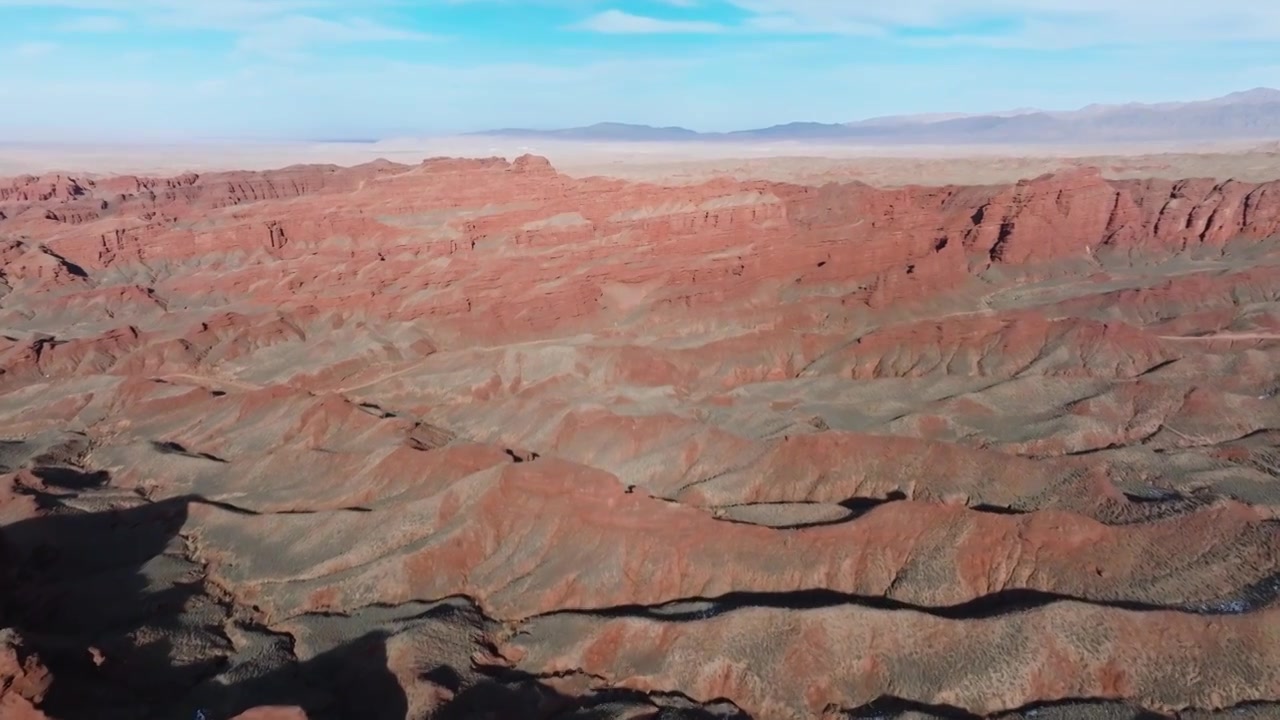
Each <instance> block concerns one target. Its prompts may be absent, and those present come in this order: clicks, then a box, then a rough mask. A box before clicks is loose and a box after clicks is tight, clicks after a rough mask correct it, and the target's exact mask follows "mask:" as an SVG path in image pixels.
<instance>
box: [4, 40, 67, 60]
mask: <svg viewBox="0 0 1280 720" xmlns="http://www.w3.org/2000/svg"><path fill="white" fill-rule="evenodd" d="M57 50H58V45H57V44H56V43H51V42H24V43H18V44H17V45H14V46H13V48H12V50H11V52H12V53H13V54H14V55H16V56H18V57H20V58H38V57H44V56H46V55H52V54H53V53H55V52H57Z"/></svg>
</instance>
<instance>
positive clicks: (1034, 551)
mask: <svg viewBox="0 0 1280 720" xmlns="http://www.w3.org/2000/svg"><path fill="white" fill-rule="evenodd" d="M1113 175H1114V173H1109V172H1107V169H1106V168H1099V167H1093V166H1090V165H1088V164H1084V163H1080V164H1077V166H1072V167H1063V168H1059V169H1057V170H1056V171H1055V172H1052V173H1048V174H1043V175H1038V176H1034V177H1024V178H1020V179H1016V180H1013V181H1010V182H998V183H993V184H959V185H937V186H933V185H927V184H910V185H895V186H890V185H888V184H885V183H878V184H871V183H868V182H862V181H859V180H850V179H847V178H838V179H833V180H827V181H823V180H821V179H819V178H807V177H806V178H804V179H803V180H801V179H797V180H793V181H783V180H778V179H766V178H761V177H743V176H741V174H739V175H738V176H731V175H725V174H720V175H716V176H713V177H706V178H701V177H699V178H697V179H691V180H688V181H684V182H678V183H677V182H670V183H668V182H664V181H662V180H661V179H656V178H655V179H648V180H641V179H636V178H624V177H606V176H601V175H592V176H576V175H570V174H567V173H565V172H562V171H560V170H558V169H557V168H556V167H554V166H553V165H552V163H551V162H549V161H548V160H547V159H546V158H544V157H541V156H537V155H529V154H526V155H521V156H519V157H515V158H514V159H512V160H506V159H503V158H497V157H494V158H481V159H464V158H448V157H435V158H429V159H426V160H423V161H421V162H414V163H397V162H390V161H387V160H375V161H371V162H365V163H362V164H357V165H352V166H340V165H324V164H307V165H294V166H289V167H284V168H280V169H274V170H255V171H210V172H203V171H201V172H195V171H192V172H186V173H175V174H172V175H169V176H161V175H156V176H140V175H120V174H75V173H44V174H29V175H19V176H14V177H10V178H6V179H3V180H0V473H3V474H0V578H3V580H2V581H0V627H3V628H4V629H3V630H2V631H0V715H3V716H4V717H5V718H9V717H13V718H17V719H19V720H21V719H23V718H31V719H36V718H53V719H57V720H79V719H80V718H86V719H87V718H95V719H96V718H103V719H107V720H113V719H115V718H121V719H123V718H157V719H158V718H192V717H199V718H203V720H224V719H228V718H233V717H240V718H243V719H245V720H249V719H250V718H258V719H259V720H265V719H267V718H311V719H312V720H316V719H318V718H348V717H352V718H374V719H379V720H381V719H386V720H399V719H400V718H414V719H420V718H486V717H487V718H511V717H520V718H579V719H581V720H586V719H587V718H618V719H622V718H757V719H762V720H772V719H775V718H776V719H778V720H791V719H800V718H829V719H834V718H871V717H885V718H888V717H903V718H907V717H911V718H956V717H963V718H969V717H1008V718H1039V719H1043V718H1090V717H1092V718H1108V719H1116V720H1119V719H1131V720H1139V719H1146V720H1150V719H1151V718H1158V717H1180V718H1196V719H1205V720H1207V719H1208V718H1226V717H1231V718H1250V717H1256V718H1263V717H1274V716H1275V714H1276V713H1277V711H1280V602H1278V601H1277V599H1278V598H1280V514H1278V513H1280V181H1277V180H1267V179H1263V178H1250V179H1248V180H1241V179H1230V178H1229V177H1203V178H1168V177H1155V176H1154V175H1151V176H1146V177H1141V176H1126V177H1114V176H1113ZM1127 175H1135V173H1127ZM1137 175H1141V173H1137Z"/></svg>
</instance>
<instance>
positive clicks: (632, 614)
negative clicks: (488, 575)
mask: <svg viewBox="0 0 1280 720" xmlns="http://www.w3.org/2000/svg"><path fill="white" fill-rule="evenodd" d="M1276 584H1277V585H1280V579H1278V580H1277V581H1276ZM1061 602H1075V603H1083V604H1086V605H1092V606H1094V607H1103V608H1114V609H1117V610H1128V611H1133V612H1167V611H1174V612H1178V611H1181V612H1187V613H1192V614H1198V615H1227V614H1238V612H1239V611H1238V610H1237V609H1236V608H1235V606H1233V605H1230V604H1227V603H1213V604H1201V605H1197V606H1195V607H1190V606H1188V607H1177V606H1172V605H1160V604H1156V603H1145V602H1138V601H1131V600H1098V599H1090V598H1080V597H1075V596H1071V595H1066V594H1062V593H1052V592H1045V591H1041V590H1026V589H1013V590H1002V591H1000V592H995V593H991V594H989V595H983V596H981V597H978V598H974V599H973V600H969V601H968V602H964V603H960V604H958V605H949V606H927V605H916V604H913V603H908V602H903V601H901V600H894V599H891V598H886V597H881V596H875V595H854V594H850V593H843V592H837V591H834V590H825V589H811V590H795V591H790V592H733V593H728V594H725V595H721V596H718V597H712V598H685V599H681V600H673V601H670V602H666V603H662V604H660V605H620V606H615V607H609V608H597V609H563V610H556V611H552V612H549V613H545V614H544V615H545V616H554V615H581V616H587V617H599V618H642V619H647V620H657V621H661V622H672V623H681V622H693V621H699V620H707V619H710V618H713V617H717V616H719V615H724V614H726V613H730V612H734V611H736V610H744V609H749V608H769V609H776V610H818V609H822V608H832V607H841V606H846V605H852V606H856V607H860V608H867V609H872V610H894V611H906V612H917V613H923V614H925V615H932V616H934V617H938V618H943V619H945V620H982V619H987V618H994V617H1000V616H1004V615H1013V614H1017V613H1022V612H1027V611H1030V610H1038V609H1041V608H1045V607H1048V606H1050V605H1054V604H1056V603H1061ZM686 606H696V607H686Z"/></svg>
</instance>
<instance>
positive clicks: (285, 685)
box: [0, 470, 745, 720]
mask: <svg viewBox="0 0 1280 720" xmlns="http://www.w3.org/2000/svg"><path fill="white" fill-rule="evenodd" d="M43 478H44V479H45V481H46V488H47V489H48V491H37V490H31V489H28V490H27V492H28V493H29V494H32V495H34V496H35V498H34V499H35V500H36V505H37V507H39V508H40V509H41V510H42V512H43V513H44V514H43V515H42V516H40V517H37V518H33V519H29V520H23V521H19V522H15V523H12V524H9V525H6V526H3V527H0V628H12V629H13V630H15V631H16V632H17V634H18V636H19V637H20V638H21V642H22V646H23V648H25V649H27V650H29V651H33V652H34V653H35V654H36V655H37V656H38V657H39V659H40V662H41V663H42V664H43V665H44V666H45V667H47V668H48V669H49V671H50V672H51V674H52V683H51V684H50V685H49V687H48V690H47V692H46V693H45V694H44V697H43V700H42V701H41V702H40V703H39V709H40V710H42V711H43V712H44V713H45V714H46V715H48V717H50V718H54V719H55V720H125V719H128V720H134V719H138V720H151V719H152V718H155V719H156V720H198V719H200V718H203V720H229V719H230V718H233V717H235V716H236V715H238V714H240V713H242V712H244V711H246V710H250V709H253V708H259V707H263V706H284V707H293V706H296V707H299V708H301V709H302V710H304V711H305V712H306V714H307V717H308V718H309V720H330V719H332V720H339V719H342V720H345V719H346V718H358V719H360V720H403V719H404V718H406V717H407V716H408V715H409V710H410V707H409V701H408V697H407V696H406V693H405V690H404V688H403V687H402V686H401V682H400V679H399V678H397V677H396V675H394V674H393V673H392V672H391V670H390V669H389V667H388V650H387V642H388V638H389V637H390V635H389V634H388V633H387V632H384V631H382V630H375V631H372V632H368V633H366V634H363V635H361V636H359V637H357V638H356V639H354V640H352V641H350V642H346V643H344V644H341V645H339V646H337V647H335V648H333V649H330V650H328V651H327V652H323V653H321V654H319V655H317V656H315V657H312V658H309V659H307V660H305V661H298V660H297V659H296V657H295V656H294V654H293V652H294V648H293V645H292V642H293V640H292V638H291V637H290V636H287V635H281V634H277V633H273V632H271V631H270V630H268V629H267V628H262V627H248V626H246V625H244V622H245V619H244V618H243V617H236V618H233V617H232V612H231V611H232V606H231V605H230V604H229V603H227V602H225V601H220V600H219V599H218V597H217V596H216V595H217V594H216V593H213V592H211V588H210V587H209V586H208V585H207V583H206V581H205V577H204V574H203V570H204V569H203V567H202V566H200V565H198V564H196V563H195V562H193V561H192V560H191V559H190V558H189V557H188V553H187V548H186V540H185V538H184V537H183V536H182V532H183V528H184V527H185V526H186V525H187V522H188V519H189V512H190V508H191V506H192V505H193V504H201V503H209V504H217V503H211V502H210V501H208V500H206V499H203V498H201V497H198V496H183V497H176V498H170V499H165V500H160V501H154V502H152V501H147V500H144V499H142V498H140V497H136V496H129V495H123V494H120V493H119V492H115V491H111V490H109V489H108V488H107V486H108V485H109V480H110V479H109V478H104V477H102V476H101V474H100V473H77V472H75V471H72V470H59V471H48V472H44V473H43ZM75 506H80V507H90V508H95V509H96V508H109V509H97V510H95V511H86V510H83V509H77V507H75ZM229 633H230V634H229ZM232 635H234V636H236V637H237V638H238V640H236V641H233V640H232ZM417 681H418V683H419V684H420V685H429V686H434V687H435V688H438V689H439V690H441V691H442V692H443V698H444V699H445V702H444V703H443V706H442V707H439V708H438V709H437V710H436V711H435V712H434V713H432V715H431V717H433V718H439V719H440V720H484V719H485V718H493V719H495V720H497V719H498V718H502V719H504V720H505V719H507V718H516V717H519V718H527V719H528V720H551V719H553V718H554V719H558V720H570V719H572V720H605V719H606V718H617V717H646V718H651V719H654V718H661V719H662V720H703V719H708V720H709V719H710V718H743V717H745V716H744V715H742V714H741V713H739V712H736V708H730V709H729V712H727V713H726V712H719V711H713V710H708V709H706V708H701V707H697V706H695V705H694V704H693V703H686V704H685V705H686V706H684V707H681V706H680V705H681V703H680V701H679V699H676V700H675V701H674V706H673V701H672V700H671V699H670V698H668V699H664V700H662V701H661V702H655V701H653V699H651V698H649V697H648V696H646V695H644V694H643V693H635V692H629V691H613V690H610V691H604V692H584V694H583V695H582V696H578V697H575V696H572V695H567V694H563V693H561V692H558V691H556V690H554V689H552V688H550V687H548V685H547V684H546V683H545V682H543V681H542V680H540V679H539V678H537V677H534V676H531V675H526V674H524V673H520V672H517V671H515V670H511V669H507V668H488V669H484V670H481V671H480V672H479V673H478V674H477V672H476V669H475V668H470V667H468V668H465V669H461V670H460V669H455V668H454V667H450V666H449V665H447V664H436V665H432V664H431V663H430V662H428V663H427V664H426V665H425V666H424V669H423V670H422V671H421V672H420V674H419V677H418V678H417ZM659 705H661V706H662V707H659ZM419 714H420V713H419ZM415 720H416V716H415Z"/></svg>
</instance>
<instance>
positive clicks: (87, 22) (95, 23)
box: [54, 15, 128, 33]
mask: <svg viewBox="0 0 1280 720" xmlns="http://www.w3.org/2000/svg"><path fill="white" fill-rule="evenodd" d="M126 27H128V23H126V22H125V21H124V20H123V19H121V18H119V17H116V16H114V15H82V16H80V17H77V18H75V19H72V20H68V21H66V22H64V23H60V24H58V25H57V26H56V27H55V28H54V29H55V30H57V31H58V32H69V33H113V32H120V31H121V30H124V29H125V28H126Z"/></svg>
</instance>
